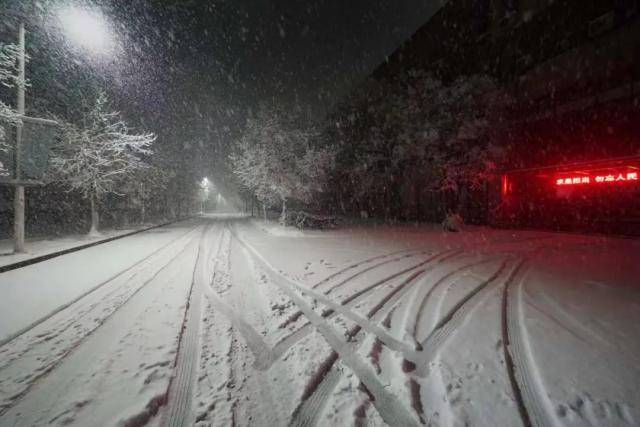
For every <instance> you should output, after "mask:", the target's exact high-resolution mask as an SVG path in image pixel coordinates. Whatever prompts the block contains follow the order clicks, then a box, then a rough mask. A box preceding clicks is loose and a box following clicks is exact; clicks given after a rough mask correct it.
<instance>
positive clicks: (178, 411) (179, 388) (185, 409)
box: [164, 223, 222, 427]
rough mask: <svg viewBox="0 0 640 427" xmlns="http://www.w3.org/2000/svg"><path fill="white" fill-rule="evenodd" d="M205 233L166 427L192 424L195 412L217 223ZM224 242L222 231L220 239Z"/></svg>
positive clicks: (169, 393) (169, 392) (171, 384)
mask: <svg viewBox="0 0 640 427" xmlns="http://www.w3.org/2000/svg"><path fill="white" fill-rule="evenodd" d="M210 228H211V229H210V230H207V229H206V228H205V230H204V231H203V233H202V236H201V238H200V244H199V246H198V255H197V258H196V263H195V265H194V269H193V279H192V281H191V288H190V289H189V295H188V297H187V304H186V307H185V313H184V319H183V323H182V329H181V330H180V335H179V338H178V349H177V352H176V358H175V364H174V369H175V373H174V376H173V377H172V378H171V380H170V382H169V387H168V390H167V411H166V414H167V418H166V422H165V423H164V424H165V425H166V426H170V427H178V426H186V425H189V424H192V422H193V418H194V411H193V410H192V402H193V394H194V387H195V382H196V381H195V379H196V372H197V369H198V360H199V355H200V352H199V349H198V347H199V345H198V344H199V339H198V338H199V335H200V325H201V316H202V310H201V303H202V295H203V291H204V288H205V286H208V283H209V282H208V280H207V277H208V272H209V270H208V268H207V267H208V265H209V261H210V259H209V254H210V252H211V247H210V246H211V244H210V241H211V240H212V237H210V236H208V234H213V230H214V229H215V223H214V225H212V226H211V227H210ZM218 238H219V240H222V232H221V233H220V236H219V237H218Z"/></svg>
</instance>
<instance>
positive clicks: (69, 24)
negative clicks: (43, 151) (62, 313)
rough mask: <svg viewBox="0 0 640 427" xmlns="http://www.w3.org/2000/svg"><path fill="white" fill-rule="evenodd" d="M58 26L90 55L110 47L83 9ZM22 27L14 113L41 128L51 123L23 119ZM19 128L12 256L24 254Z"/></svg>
mask: <svg viewBox="0 0 640 427" xmlns="http://www.w3.org/2000/svg"><path fill="white" fill-rule="evenodd" d="M59 18H60V22H61V24H62V26H63V28H64V29H65V32H66V34H67V36H68V38H69V39H70V40H72V41H73V42H74V43H76V44H79V45H82V46H84V47H86V48H89V49H90V50H92V51H93V52H99V53H106V52H108V51H109V49H110V47H111V46H112V40H111V35H110V32H109V31H108V29H107V26H106V25H105V21H104V19H101V17H100V16H99V15H97V14H95V13H90V12H88V11H86V10H83V9H78V8H69V9H65V10H63V11H62V12H61V13H60V14H59ZM25 44H26V43H25V27H24V23H20V25H19V28H18V85H17V86H18V88H17V102H16V110H17V113H18V115H19V116H20V117H21V119H23V120H25V119H30V120H31V121H36V122H40V123H44V124H55V122H53V121H49V120H44V119H33V118H27V117H25V86H26V76H25V57H26V53H25V50H26V48H25ZM22 137H23V127H22V124H20V125H18V126H17V127H16V140H15V151H14V155H15V162H14V165H15V168H14V178H15V181H14V183H15V193H14V199H13V212H14V220H13V236H14V252H15V253H24V252H25V231H24V229H25V197H24V180H23V178H24V177H23V176H22V170H21V169H22V165H21V159H22V142H23V141H22Z"/></svg>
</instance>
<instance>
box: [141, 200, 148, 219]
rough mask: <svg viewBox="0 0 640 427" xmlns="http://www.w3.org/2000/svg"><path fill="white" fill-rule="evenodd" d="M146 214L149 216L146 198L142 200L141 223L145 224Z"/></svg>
mask: <svg viewBox="0 0 640 427" xmlns="http://www.w3.org/2000/svg"><path fill="white" fill-rule="evenodd" d="M146 216H147V208H146V206H145V205H144V200H142V201H141V202H140V223H141V224H144V221H145V220H146Z"/></svg>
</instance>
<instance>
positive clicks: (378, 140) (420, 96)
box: [331, 70, 501, 209]
mask: <svg viewBox="0 0 640 427" xmlns="http://www.w3.org/2000/svg"><path fill="white" fill-rule="evenodd" d="M495 90H496V88H495V85H494V83H493V81H492V80H491V79H490V78H488V77H487V76H483V75H473V76H467V77H461V78H458V79H456V80H454V81H452V82H446V83H445V82H443V81H441V80H440V79H438V78H437V77H435V76H434V75H433V74H431V73H429V72H427V71H424V70H411V71H408V72H407V73H405V74H403V75H402V76H401V77H400V78H399V79H397V80H394V81H389V80H383V81H379V80H371V81H369V82H367V83H366V84H365V85H364V86H363V87H362V88H361V90H359V91H357V92H356V93H355V94H354V95H353V96H352V97H351V98H350V99H348V101H347V102H346V103H345V104H344V105H343V106H342V109H341V111H340V113H339V115H338V117H333V118H332V122H331V126H335V127H337V131H336V132H334V133H335V134H336V138H337V139H338V141H340V142H341V144H340V145H341V148H342V149H341V153H340V156H339V157H340V160H339V161H340V162H341V165H340V167H339V168H338V169H339V170H342V171H343V175H345V176H343V177H342V178H343V182H346V183H350V184H351V188H350V191H351V194H353V197H354V198H355V199H356V200H360V201H361V203H364V204H365V205H366V204H367V203H369V201H371V200H372V199H376V200H374V201H373V202H372V203H373V204H374V205H377V206H383V207H384V208H385V209H393V207H394V206H397V205H398V204H399V203H398V201H399V197H400V196H399V193H398V192H399V190H400V188H401V187H403V186H404V187H408V186H413V187H415V188H428V189H430V190H433V191H454V192H458V191H461V190H465V189H467V188H473V187H477V186H479V185H481V184H482V183H483V182H484V181H485V180H486V179H487V177H488V175H489V172H490V171H491V170H492V168H493V164H494V163H493V160H494V159H495V157H496V156H497V150H496V148H495V147H494V146H493V145H492V144H491V131H492V129H497V128H498V127H499V124H500V119H499V116H500V113H499V111H500V107H501V104H500V103H499V102H496V100H493V102H492V103H491V104H488V103H486V102H485V96H486V94H487V93H492V92H495ZM334 123H335V125H334ZM418 183H420V184H418ZM380 199H382V200H380Z"/></svg>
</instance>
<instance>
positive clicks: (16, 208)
mask: <svg viewBox="0 0 640 427" xmlns="http://www.w3.org/2000/svg"><path fill="white" fill-rule="evenodd" d="M24 45H25V41H24V24H20V28H19V29H18V48H19V53H18V100H17V110H18V114H19V115H20V116H24V86H25V72H24V60H25V53H24V50H25V49H24ZM21 145H22V125H19V126H18V127H17V128H16V148H15V156H16V157H15V158H16V161H15V177H16V189H15V194H14V198H13V215H14V218H13V236H14V247H13V250H14V252H16V253H22V252H24V185H22V184H20V179H21V174H22V173H21V170H20V169H21V165H20V158H21V156H20V151H21Z"/></svg>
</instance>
